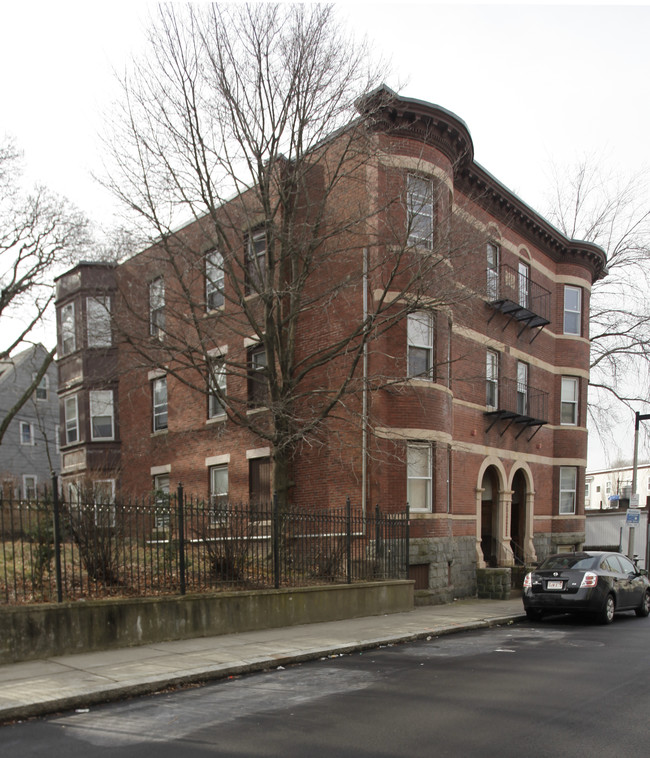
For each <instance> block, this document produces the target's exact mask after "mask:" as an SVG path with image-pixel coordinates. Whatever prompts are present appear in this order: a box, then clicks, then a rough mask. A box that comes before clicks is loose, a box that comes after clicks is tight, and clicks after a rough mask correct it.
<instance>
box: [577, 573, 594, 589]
mask: <svg viewBox="0 0 650 758" xmlns="http://www.w3.org/2000/svg"><path fill="white" fill-rule="evenodd" d="M597 584H598V574H594V573H593V572H591V571H587V572H586V573H585V575H584V576H583V577H582V581H581V582H580V588H581V589H582V587H595V586H596V585H597Z"/></svg>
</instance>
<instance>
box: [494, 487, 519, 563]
mask: <svg viewBox="0 0 650 758" xmlns="http://www.w3.org/2000/svg"><path fill="white" fill-rule="evenodd" d="M511 509H512V490H504V491H503V492H500V493H499V507H498V509H497V535H498V537H497V564H498V565H499V566H514V565H515V556H514V553H513V552H512V546H511V544H510V514H511Z"/></svg>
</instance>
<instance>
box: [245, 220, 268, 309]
mask: <svg viewBox="0 0 650 758" xmlns="http://www.w3.org/2000/svg"><path fill="white" fill-rule="evenodd" d="M265 270H266V232H265V231H261V232H255V233H254V234H251V235H249V237H248V239H247V241H246V294H247V295H250V294H251V293H252V292H259V291H260V290H261V289H262V288H263V285H264V272H265Z"/></svg>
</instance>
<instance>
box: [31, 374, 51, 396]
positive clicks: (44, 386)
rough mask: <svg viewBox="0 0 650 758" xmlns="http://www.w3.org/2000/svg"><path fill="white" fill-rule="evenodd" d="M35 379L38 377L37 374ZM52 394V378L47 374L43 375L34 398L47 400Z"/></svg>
mask: <svg viewBox="0 0 650 758" xmlns="http://www.w3.org/2000/svg"><path fill="white" fill-rule="evenodd" d="M34 379H36V375H34ZM49 394H50V380H49V377H48V375H47V374H45V376H43V378H42V379H41V381H40V382H39V383H38V384H37V386H36V391H35V392H34V398H35V399H36V400H47V399H48V397H49Z"/></svg>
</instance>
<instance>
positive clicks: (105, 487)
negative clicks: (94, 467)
mask: <svg viewBox="0 0 650 758" xmlns="http://www.w3.org/2000/svg"><path fill="white" fill-rule="evenodd" d="M93 503H94V515H95V526H98V527H101V528H104V529H114V528H115V524H116V516H117V514H116V510H115V480H114V479H97V480H96V481H94V482H93Z"/></svg>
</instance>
